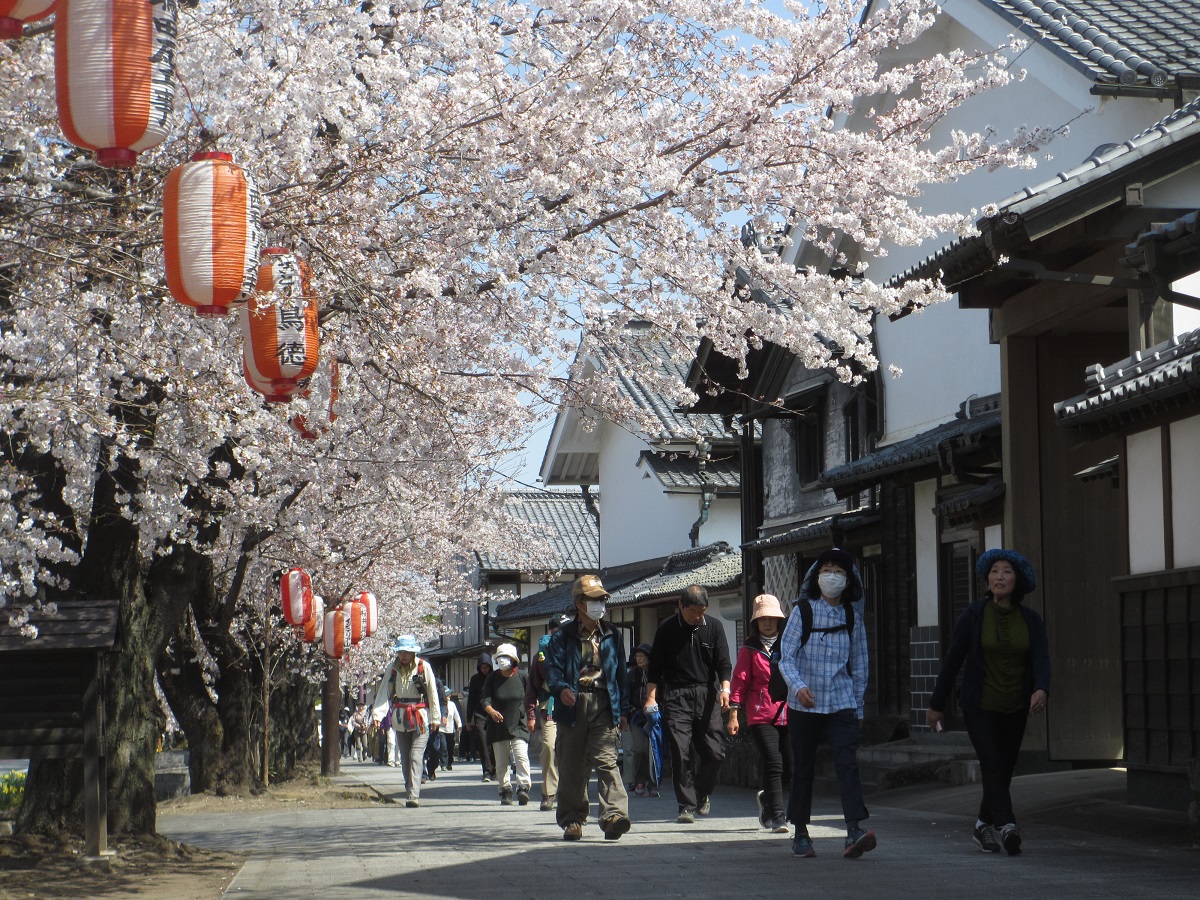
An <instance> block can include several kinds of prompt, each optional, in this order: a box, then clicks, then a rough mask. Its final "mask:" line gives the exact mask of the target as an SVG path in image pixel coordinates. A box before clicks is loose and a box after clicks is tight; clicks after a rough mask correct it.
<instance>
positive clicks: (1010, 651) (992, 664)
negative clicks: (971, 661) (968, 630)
mask: <svg viewBox="0 0 1200 900" xmlns="http://www.w3.org/2000/svg"><path fill="white" fill-rule="evenodd" d="M981 640H982V643H983V697H982V698H981V700H980V702H979V707H980V709H990V710H991V711H992V712H1002V713H1012V712H1019V711H1020V710H1021V709H1023V708H1024V707H1025V668H1026V666H1027V664H1028V660H1029V627H1028V626H1027V625H1026V624H1025V617H1024V616H1022V615H1021V610H1020V609H1018V608H1017V606H1016V605H1015V604H1014V605H1013V606H1012V607H1010V608H1009V609H1001V608H1000V607H999V606H997V605H996V604H995V603H992V602H989V603H988V604H987V605H986V606H985V607H984V608H983V634H982V636H981Z"/></svg>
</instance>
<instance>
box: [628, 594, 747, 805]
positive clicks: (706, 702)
mask: <svg viewBox="0 0 1200 900" xmlns="http://www.w3.org/2000/svg"><path fill="white" fill-rule="evenodd" d="M707 610H708V591H707V590H705V589H704V588H703V587H701V586H700V585H696V584H693V585H691V586H689V587H688V588H687V589H686V590H685V591H684V592H683V597H682V598H681V599H680V601H679V609H678V612H676V614H675V615H674V616H672V617H671V618H669V619H667V620H665V621H664V622H663V623H662V624H661V625H659V626H658V631H657V632H656V633H655V635H654V645H653V647H651V648H650V670H649V674H648V677H649V681H650V683H649V685H648V689H647V693H646V706H645V710H646V712H647V714H649V713H652V712H654V711H655V710H656V709H658V698H659V692H660V691H661V693H662V710H663V716H662V718H663V723H664V724H665V725H666V729H667V733H668V734H669V735H670V736H671V769H672V773H673V779H674V782H675V799H676V800H677V801H678V802H679V817H678V818H677V819H676V820H675V821H676V822H680V823H682V824H692V823H693V822H695V821H696V815H697V814H699V815H702V816H706V815H708V812H709V800H708V798H709V795H710V794H712V790H713V787H714V786H715V785H716V783H717V772H718V771H719V770H720V768H721V761H722V760H724V759H725V737H724V722H723V719H722V716H723V714H724V713H725V712H727V711H728V710H729V676H730V674H731V673H732V672H733V665H732V664H731V663H730V661H729V643H728V642H727V641H726V640H725V629H724V627H722V625H721V623H720V622H718V621H717V620H716V619H710V618H708V617H707V616H705V612H707Z"/></svg>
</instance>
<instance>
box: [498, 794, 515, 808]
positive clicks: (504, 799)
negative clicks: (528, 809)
mask: <svg viewBox="0 0 1200 900" xmlns="http://www.w3.org/2000/svg"><path fill="white" fill-rule="evenodd" d="M500 805H501V806H512V805H513V795H512V791H501V792H500Z"/></svg>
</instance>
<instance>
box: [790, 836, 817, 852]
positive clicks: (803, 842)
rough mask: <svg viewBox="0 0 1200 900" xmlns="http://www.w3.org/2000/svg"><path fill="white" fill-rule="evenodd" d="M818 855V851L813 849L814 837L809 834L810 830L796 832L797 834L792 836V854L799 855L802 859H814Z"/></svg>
mask: <svg viewBox="0 0 1200 900" xmlns="http://www.w3.org/2000/svg"><path fill="white" fill-rule="evenodd" d="M816 855H817V851H816V850H814V849H813V842H812V838H810V837H809V836H808V832H803V833H802V832H799V831H797V832H796V836H795V837H794V838H792V856H799V857H800V858H801V859H812V858H813V857H814V856H816Z"/></svg>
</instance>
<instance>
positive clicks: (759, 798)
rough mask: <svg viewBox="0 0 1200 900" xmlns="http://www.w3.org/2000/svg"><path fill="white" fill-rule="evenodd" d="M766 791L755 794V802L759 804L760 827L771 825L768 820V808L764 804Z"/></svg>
mask: <svg viewBox="0 0 1200 900" xmlns="http://www.w3.org/2000/svg"><path fill="white" fill-rule="evenodd" d="M765 793H766V792H765V791H759V792H758V793H757V794H755V795H754V802H755V803H757V804H758V826H759V827H760V828H768V827H770V824H771V823H770V822H768V821H767V808H766V807H765V806H763V795H764V794H765Z"/></svg>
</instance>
